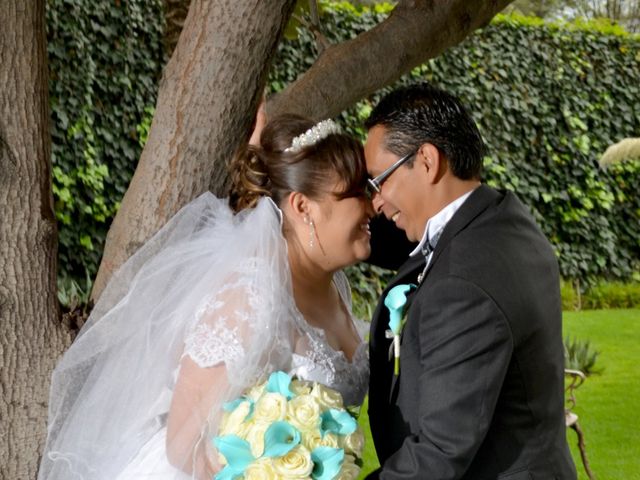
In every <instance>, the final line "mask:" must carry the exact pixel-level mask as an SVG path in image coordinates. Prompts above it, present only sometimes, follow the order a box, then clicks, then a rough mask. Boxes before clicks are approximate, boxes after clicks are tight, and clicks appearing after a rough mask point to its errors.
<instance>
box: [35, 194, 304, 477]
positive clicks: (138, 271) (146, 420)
mask: <svg viewBox="0 0 640 480" xmlns="http://www.w3.org/2000/svg"><path fill="white" fill-rule="evenodd" d="M291 292H292V289H291V279H290V272H289V268H288V261H287V249H286V243H285V241H284V238H283V236H282V212H281V211H280V210H279V209H278V208H277V207H276V206H275V204H274V203H273V202H272V201H271V200H270V199H267V198H263V199H261V200H260V202H259V203H258V205H257V206H256V207H255V208H254V209H250V210H245V211H242V212H240V213H239V214H237V215H234V214H233V212H232V211H231V209H230V208H229V206H228V204H227V201H226V200H221V199H217V198H216V197H214V196H213V195H212V194H210V193H206V194H204V195H202V196H200V197H198V198H197V199H195V200H194V201H193V202H191V203H190V204H189V205H187V206H186V207H184V208H183V209H182V210H180V212H178V214H176V216H175V217H174V218H172V219H171V220H170V221H169V223H168V224H167V225H166V226H164V227H163V228H162V229H161V230H160V231H159V232H158V233H157V234H156V235H155V236H154V237H153V238H152V239H151V240H150V241H149V242H148V243H146V244H145V245H144V246H143V247H141V248H140V250H139V251H138V252H137V253H136V254H135V255H133V256H132V257H131V258H130V259H129V260H128V261H127V262H126V263H125V264H124V266H123V267H122V268H121V269H120V270H119V271H118V272H117V273H116V274H114V276H113V278H112V279H111V281H110V283H109V285H108V287H107V288H106V289H105V291H104V292H103V294H102V296H101V298H100V300H99V302H98V303H97V305H96V306H95V308H94V310H93V312H92V314H91V316H90V317H89V320H88V321H87V323H86V324H85V325H84V327H83V328H82V330H81V331H80V333H79V335H78V337H77V339H76V340H75V342H74V343H73V344H72V346H71V347H70V349H69V350H68V351H67V352H66V353H65V354H64V356H63V357H62V359H61V361H60V362H59V364H58V365H57V367H56V369H55V371H54V373H53V378H52V385H51V395H50V403H49V427H48V437H47V442H46V446H45V451H44V454H43V459H42V464H41V467H40V471H39V476H38V478H39V480H62V479H64V480H70V479H76V478H78V479H84V480H102V479H105V480H114V479H116V478H119V477H118V476H119V475H120V474H121V472H122V471H123V469H125V467H127V466H128V465H130V464H131V462H132V459H133V458H134V457H136V455H138V454H139V452H140V451H141V449H143V447H145V445H149V442H150V440H151V439H152V438H154V436H158V435H159V432H164V433H163V434H162V435H161V445H163V446H164V445H166V447H167V449H169V448H170V447H171V446H172V445H171V442H172V441H174V440H172V439H175V441H176V442H183V443H184V442H185V441H186V442H190V444H189V445H187V446H186V448H184V447H185V445H182V447H183V448H181V449H179V450H178V451H183V452H188V453H186V454H184V455H183V458H181V459H178V460H177V461H175V459H174V461H173V464H174V465H175V464H176V463H180V464H181V465H182V466H181V467H180V471H178V470H176V472H175V475H172V474H169V473H167V474H165V475H164V476H159V477H149V478H163V479H166V478H175V479H178V478H192V477H191V474H188V475H186V474H184V473H182V471H181V470H182V469H183V468H185V469H186V470H187V471H190V470H191V469H192V468H195V467H194V465H195V462H196V460H195V456H196V455H197V453H194V452H196V451H197V448H198V445H206V446H208V445H209V444H210V442H209V440H208V437H209V436H210V435H211V433H210V432H212V431H215V430H216V427H217V424H216V419H217V416H216V414H215V412H218V411H220V408H221V404H222V402H225V401H228V400H229V399H231V398H233V397H236V396H237V395H238V394H239V393H240V392H241V391H242V390H243V389H245V388H246V387H248V386H250V385H251V384H253V383H254V382H255V381H257V380H258V379H262V378H264V377H265V376H266V375H267V374H268V373H270V372H271V371H273V370H276V369H283V370H287V368H288V366H289V364H290V361H291V355H292V349H293V346H294V342H295V338H294V337H295V327H294V326H293V324H292V319H293V318H295V316H296V314H295V311H296V310H295V304H294V303H293V297H292V293H291ZM212 312H213V313H212ZM198 332H200V333H198ZM185 343H186V344H187V345H188V347H189V348H191V351H192V357H193V358H194V359H195V360H196V363H194V366H195V367H196V370H197V367H198V366H206V367H210V366H215V365H222V367H221V368H218V367H216V368H214V369H208V370H211V371H217V375H219V376H222V377H223V378H222V380H221V381H216V382H213V383H212V384H211V385H209V386H205V387H203V385H202V383H201V382H200V380H198V379H197V378H196V380H194V382H193V385H192V387H193V389H194V390H193V394H191V393H190V392H189V390H187V394H186V395H185V396H184V398H187V399H193V401H194V402H198V401H200V402H201V404H202V405H204V407H205V408H206V409H207V410H208V411H211V412H213V415H210V416H209V418H207V419H202V418H196V419H192V420H194V421H197V422H199V425H200V426H199V431H198V435H197V436H196V437H194V438H189V437H188V436H187V440H185V437H184V436H182V435H180V432H178V434H176V435H175V436H172V437H171V438H168V437H166V428H165V425H166V424H167V416H168V415H169V410H170V406H171V408H172V409H173V407H174V406H172V404H171V401H172V397H173V390H174V388H176V378H177V377H179V374H180V373H181V372H183V370H182V369H183V366H184V358H185V356H184V349H185ZM198 382H200V383H198ZM203 388H208V389H209V391H204V393H203ZM202 405H201V406H202ZM172 411H173V410H172ZM191 414H192V415H197V413H191ZM182 423H184V424H185V425H186V424H188V423H189V422H188V421H184V422H182ZM165 437H166V438H165ZM203 440H204V441H203ZM206 448H209V447H206ZM206 448H205V449H206ZM158 468H160V467H158ZM125 478H126V477H125ZM132 478H133V477H132ZM145 478H146V477H145ZM193 478H198V476H197V474H195V473H194V474H193Z"/></svg>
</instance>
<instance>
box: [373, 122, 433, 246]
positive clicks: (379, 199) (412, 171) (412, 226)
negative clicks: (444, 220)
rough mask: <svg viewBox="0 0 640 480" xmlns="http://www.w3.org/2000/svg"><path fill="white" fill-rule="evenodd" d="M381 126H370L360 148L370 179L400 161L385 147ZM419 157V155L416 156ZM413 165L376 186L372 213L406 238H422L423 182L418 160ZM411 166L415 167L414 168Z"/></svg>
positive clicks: (424, 200) (383, 131)
mask: <svg viewBox="0 0 640 480" xmlns="http://www.w3.org/2000/svg"><path fill="white" fill-rule="evenodd" d="M385 130H386V129H385V127H383V126H381V125H376V126H374V127H373V128H372V129H371V130H369V134H368V135H367V141H366V143H365V146H364V155H365V160H366V163H367V172H368V174H369V176H370V177H371V178H375V177H376V176H378V175H380V174H381V173H383V172H384V171H385V170H386V169H387V168H389V167H390V166H391V165H393V164H394V163H395V162H396V161H398V159H399V158H400V157H399V156H398V155H396V154H395V153H393V152H390V151H389V150H387V149H386V147H385ZM418 155H420V154H418ZM414 163H415V165H414V166H411V167H409V166H407V165H403V166H401V167H399V168H398V169H397V170H395V171H394V172H393V173H392V174H391V175H389V176H388V177H387V178H386V179H385V180H384V182H383V183H382V184H381V185H380V192H378V193H375V194H374V195H373V198H372V203H373V208H374V210H375V212H376V214H383V215H384V216H385V217H387V218H388V219H390V220H392V221H393V222H394V223H395V224H396V226H397V227H398V228H400V229H402V230H404V231H405V233H406V235H407V238H408V239H409V240H411V241H418V240H420V239H421V238H422V235H423V233H424V229H425V226H426V224H427V220H428V215H427V212H425V203H426V202H427V199H426V198H425V179H424V178H422V177H423V172H422V170H421V168H420V161H419V158H416V159H414ZM414 167H415V168H414Z"/></svg>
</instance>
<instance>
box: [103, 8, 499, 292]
mask: <svg viewBox="0 0 640 480" xmlns="http://www.w3.org/2000/svg"><path fill="white" fill-rule="evenodd" d="M294 3H295V1H294V0H263V1H259V0H253V1H250V0H240V1H237V2H234V1H232V0H217V1H205V0H193V1H192V5H191V7H190V9H189V14H188V16H187V19H186V21H185V26H184V30H183V34H182V35H181V37H180V40H179V42H178V46H177V47H176V50H175V52H174V54H173V56H172V58H171V61H170V62H169V65H168V66H167V70H166V74H165V79H164V81H163V84H162V85H161V88H160V94H159V96H158V107H157V110H156V114H155V117H154V120H153V124H152V127H151V132H150V136H149V141H148V143H147V145H146V147H145V149H144V151H143V152H142V157H141V159H140V164H139V165H138V168H137V170H136V173H135V175H134V177H133V180H132V182H131V185H130V186H129V189H128V190H127V193H126V195H125V197H124V200H123V203H122V207H121V209H120V211H119V212H118V214H117V215H116V218H115V220H114V222H113V224H112V226H111V229H110V230H109V234H108V236H107V241H106V245H105V250H104V254H103V259H102V263H101V264H100V268H99V270H98V275H97V277H96V281H95V284H94V288H93V291H92V295H91V296H92V299H93V300H94V301H95V300H97V298H98V297H99V296H100V293H101V292H102V290H103V289H104V287H105V285H106V283H107V282H108V280H109V278H110V277H111V274H112V272H113V271H114V270H115V269H117V268H118V267H119V266H120V265H121V264H122V263H123V262H124V261H125V260H126V259H127V258H129V256H130V255H131V254H132V253H133V252H135V250H136V249H137V248H138V247H139V246H140V245H141V244H143V243H144V242H145V241H146V240H147V239H148V238H149V237H150V236H151V235H152V234H153V233H154V232H155V231H157V230H158V228H160V227H161V226H162V225H163V224H164V223H165V222H166V221H167V220H168V219H169V217H171V215H173V214H174V213H175V212H176V211H177V210H178V209H179V208H180V207H181V206H182V205H184V204H185V203H187V202H188V201H189V200H191V199H192V198H193V197H195V196H196V195H198V194H199V193H202V192H203V191H204V190H206V189H207V188H208V187H209V188H211V190H212V191H213V192H214V193H216V194H223V193H225V192H226V189H225V184H226V178H227V174H226V169H225V168H224V165H225V162H226V161H227V160H228V159H229V157H230V156H231V155H232V152H233V151H234V149H235V148H236V146H237V145H238V144H239V141H240V139H241V138H242V137H243V133H245V131H246V130H247V129H248V128H249V121H250V118H251V115H250V112H253V111H254V109H255V107H256V104H257V101H258V97H259V96H260V94H261V92H260V88H261V86H262V85H263V84H264V80H265V79H266V75H267V73H268V65H269V63H270V62H268V61H267V60H270V59H271V58H272V55H273V53H274V51H275V47H276V46H277V41H278V40H279V38H280V35H281V32H282V29H283V28H284V26H285V24H286V22H287V20H288V18H289V16H290V14H291V10H292V8H293V6H294ZM509 3H511V0H478V1H475V2H468V1H466V0H438V1H435V0H429V1H427V0H413V1H409V0H405V1H401V2H400V3H399V4H398V6H397V7H396V8H395V9H394V11H393V12H392V14H391V15H390V16H389V18H388V19H387V20H385V21H384V22H383V23H381V24H380V25H378V26H377V27H376V28H374V29H372V30H371V31H369V32H365V33H364V34H362V35H360V36H359V37H357V38H356V39H354V40H351V41H349V42H345V43H344V44H341V45H337V46H334V47H331V48H329V49H328V50H327V51H325V52H324V53H323V54H322V55H321V56H320V58H319V59H318V60H317V61H316V63H315V64H314V65H313V67H312V68H311V69H310V70H309V71H308V72H307V73H306V74H304V75H303V76H302V77H300V79H299V80H298V81H296V82H295V83H294V84H293V85H291V86H290V87H289V88H287V89H286V90H285V91H284V92H283V93H281V94H280V95H278V96H276V97H275V98H274V99H273V100H272V101H271V102H270V103H269V105H268V106H267V112H268V114H269V115H274V114H276V113H281V112H293V113H301V114H303V115H307V116H311V117H313V118H316V119H321V118H328V117H332V116H335V115H336V114H337V113H339V112H340V111H342V110H344V109H345V108H347V107H349V106H351V105H352V104H353V103H355V102H356V101H358V100H360V99H361V98H363V97H364V96H366V95H368V94H370V93H372V92H373V91H375V90H377V89H379V88H381V87H383V86H385V85H388V84H390V83H391V82H393V81H394V80H396V79H397V78H399V77H400V75H402V74H403V73H405V72H407V71H409V70H410V69H411V68H413V67H415V66H416V65H419V64H421V63H423V62H425V61H426V60H428V59H429V58H433V57H435V56H437V55H438V54H440V53H441V52H443V51H444V50H445V49H446V48H448V47H450V46H452V45H455V44H457V43H459V42H460V41H462V40H463V39H464V38H465V37H466V36H467V35H468V34H469V33H471V32H472V31H473V30H474V29H476V28H478V27H480V26H482V25H484V24H486V23H487V22H489V21H490V20H491V18H492V17H493V16H494V15H495V14H496V13H498V12H499V11H500V10H502V9H503V8H504V7H505V6H506V5H508V4H509ZM380 59H382V60H380Z"/></svg>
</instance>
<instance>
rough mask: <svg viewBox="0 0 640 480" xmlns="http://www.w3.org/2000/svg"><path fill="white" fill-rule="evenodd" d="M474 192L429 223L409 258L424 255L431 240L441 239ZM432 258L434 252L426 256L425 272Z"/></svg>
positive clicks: (437, 214) (461, 198) (455, 201)
mask: <svg viewBox="0 0 640 480" xmlns="http://www.w3.org/2000/svg"><path fill="white" fill-rule="evenodd" d="M474 190H475V189H474ZM472 192H473V190H470V191H468V192H467V193H465V194H464V195H462V196H460V197H458V198H456V199H455V200H454V201H453V202H451V203H449V204H448V205H447V206H446V207H444V208H443V209H442V210H440V211H439V212H438V213H436V214H435V215H434V216H433V217H431V218H430V219H429V220H428V221H427V226H426V227H425V229H424V234H423V235H422V239H421V240H420V243H418V246H417V247H416V248H415V249H414V250H413V251H412V252H411V253H410V254H409V256H411V257H413V256H415V255H418V254H419V253H422V249H423V247H424V246H425V244H426V243H427V241H429V239H433V238H436V237H438V238H439V237H440V235H441V234H442V231H443V230H444V227H446V226H447V223H449V220H451V218H452V217H453V215H454V214H455V213H456V212H457V211H458V209H459V208H460V207H461V206H462V204H463V203H464V202H465V201H466V200H467V198H469V195H471V193H472ZM436 241H437V239H436ZM432 247H435V245H433V244H432ZM431 257H433V251H431V252H429V254H428V255H427V256H426V263H425V266H424V270H425V271H426V269H427V267H428V266H429V263H430V262H431ZM423 275H424V271H423V272H422V274H421V275H420V276H419V277H418V282H420V281H421V280H422V276H423Z"/></svg>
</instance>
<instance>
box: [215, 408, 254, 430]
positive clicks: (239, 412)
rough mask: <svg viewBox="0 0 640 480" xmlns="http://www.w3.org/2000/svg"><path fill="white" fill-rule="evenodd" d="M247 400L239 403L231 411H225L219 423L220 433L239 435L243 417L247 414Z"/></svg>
mask: <svg viewBox="0 0 640 480" xmlns="http://www.w3.org/2000/svg"><path fill="white" fill-rule="evenodd" d="M249 409H250V405H249V402H242V403H240V404H239V405H238V406H237V407H236V408H235V410H234V411H233V412H229V413H225V415H224V418H223V419H222V422H221V425H220V435H240V436H242V435H241V433H242V431H243V427H244V425H243V422H244V419H245V418H246V417H247V415H248V414H249Z"/></svg>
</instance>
